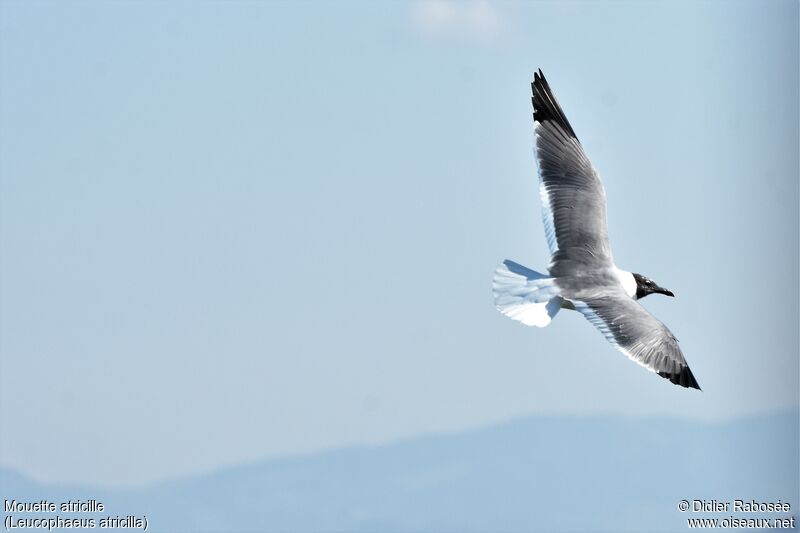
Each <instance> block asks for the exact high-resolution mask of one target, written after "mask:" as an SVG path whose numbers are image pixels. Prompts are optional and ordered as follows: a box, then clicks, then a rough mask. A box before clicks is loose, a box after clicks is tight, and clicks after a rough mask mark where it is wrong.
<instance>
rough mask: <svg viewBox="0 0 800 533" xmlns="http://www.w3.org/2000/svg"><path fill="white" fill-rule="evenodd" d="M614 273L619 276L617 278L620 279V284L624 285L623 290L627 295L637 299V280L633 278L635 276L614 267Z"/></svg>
mask: <svg viewBox="0 0 800 533" xmlns="http://www.w3.org/2000/svg"><path fill="white" fill-rule="evenodd" d="M614 271H615V272H616V274H617V278H619V282H620V284H621V285H622V288H623V289H624V290H625V294H627V295H628V296H630V297H631V298H633V299H634V300H635V299H636V278H634V277H633V274H631V273H630V272H628V271H627V270H622V269H621V268H616V267H614Z"/></svg>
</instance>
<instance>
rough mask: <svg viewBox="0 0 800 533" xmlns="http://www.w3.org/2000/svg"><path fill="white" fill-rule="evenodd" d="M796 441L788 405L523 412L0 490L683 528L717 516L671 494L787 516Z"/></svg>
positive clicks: (349, 518)
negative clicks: (182, 470) (131, 485)
mask: <svg viewBox="0 0 800 533" xmlns="http://www.w3.org/2000/svg"><path fill="white" fill-rule="evenodd" d="M799 446H800V413H798V411H797V410H791V411H783V412H779V413H773V414H770V415H764V416H758V417H748V418H743V419H740V420H735V421H731V422H724V423H708V422H698V421H686V420H677V419H669V418H663V419H662V418H652V419H644V418H639V419H632V418H622V417H617V416H583V417H549V416H535V417H529V418H524V419H518V420H513V421H511V422H508V423H505V424H502V425H499V426H493V427H488V428H483V429H478V430H471V431H463V432H458V433H449V434H441V435H428V436H421V437H416V438H412V439H407V440H403V441H398V442H395V443H392V444H387V445H382V446H374V447H366V446H354V447H348V448H343V449H337V450H331V451H325V452H320V453H315V454H307V455H300V456H295V457H287V458H278V459H273V460H268V461H264V462H260V463H255V464H250V465H243V466H238V467H234V468H228V469H224V470H221V471H218V472H213V473H208V474H204V475H200V476H196V477H191V478H185V479H180V480H176V481H171V482H166V483H160V484H157V485H154V486H152V487H149V488H142V489H124V490H122V489H121V490H109V489H96V490H93V489H91V488H87V487H69V486H44V485H40V484H37V483H35V482H33V481H31V480H29V479H27V478H25V477H24V476H21V475H19V474H17V473H15V472H13V471H9V470H7V469H0V496H1V497H2V498H3V499H12V498H14V499H16V500H18V501H35V500H39V499H43V498H44V499H48V500H50V501H54V502H57V503H58V502H61V501H66V500H69V499H73V500H75V499H79V498H80V499H83V500H86V499H96V500H99V501H102V502H103V503H104V504H105V507H106V512H105V513H103V514H102V516H107V515H109V514H110V515H111V516H116V515H119V516H121V517H124V516H126V515H133V516H138V517H141V516H143V515H146V516H147V518H148V524H149V527H148V531H281V532H291V531H303V532H316V531H320V532H322V531H330V532H333V531H336V532H343V531H359V532H401V531H402V532H413V531H431V532H434V531H435V532H443V531H475V532H478V531H487V532H488V531H503V532H512V531H624V530H627V531H642V530H648V531H653V530H659V531H686V529H687V525H686V519H687V518H691V517H701V518H703V517H714V516H720V517H725V516H728V515H725V514H722V515H713V514H710V513H705V514H702V513H695V514H693V513H691V512H686V513H682V512H680V511H678V508H677V506H678V503H679V502H680V501H681V500H684V499H685V500H690V501H691V500H693V499H715V500H720V501H732V500H733V499H756V500H759V501H777V500H781V501H784V502H789V503H790V504H791V505H792V513H791V514H792V515H794V516H797V514H798V513H797V509H798V503H799V502H798V496H799V495H800V479H799V478H800V473H799V472H800V464H799V463H800V449H799ZM6 514H9V513H6ZM15 516H18V515H16V514H15ZM20 516H21V515H20ZM63 516H79V515H78V514H75V515H63ZM80 516H81V517H84V518H85V517H87V515H86V514H83V515H80ZM773 516H775V515H773ZM99 517H100V516H99V515H98V516H97V517H96V518H99ZM4 518H5V516H4Z"/></svg>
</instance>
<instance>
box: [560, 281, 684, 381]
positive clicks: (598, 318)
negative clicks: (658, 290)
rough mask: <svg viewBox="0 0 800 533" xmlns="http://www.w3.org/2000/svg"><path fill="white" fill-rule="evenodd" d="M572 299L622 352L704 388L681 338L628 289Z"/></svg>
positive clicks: (663, 373) (654, 369)
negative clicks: (687, 358)
mask: <svg viewBox="0 0 800 533" xmlns="http://www.w3.org/2000/svg"><path fill="white" fill-rule="evenodd" d="M572 302H573V304H574V305H575V309H576V310H578V311H580V312H581V313H583V316H585V317H586V318H587V319H588V320H589V321H590V322H591V323H592V324H594V325H595V326H596V327H597V329H599V330H600V331H601V332H602V333H603V335H605V337H606V339H608V341H609V342H610V343H611V344H613V345H614V346H616V347H617V349H619V350H620V351H621V352H622V353H624V354H625V355H627V356H628V357H630V358H631V359H633V360H634V361H636V362H637V363H639V364H640V365H642V366H644V367H645V368H647V369H648V370H650V371H652V372H655V373H657V374H658V375H659V376H661V377H663V378H666V379H668V380H670V381H671V382H672V383H674V384H676V385H680V386H681V387H691V388H694V389H699V388H700V386H699V385H698V384H697V380H696V379H695V378H694V375H693V374H692V371H691V370H690V369H689V364H688V363H687V362H686V359H684V357H683V353H682V352H681V349H680V347H679V346H678V339H676V338H675V336H674V335H673V334H672V332H670V330H669V329H667V327H666V326H665V325H664V324H662V323H661V322H660V321H659V320H658V319H657V318H656V317H654V316H653V315H651V314H650V313H649V312H647V310H646V309H645V308H644V307H642V306H641V305H639V304H638V303H636V301H634V300H632V299H631V298H629V297H628V296H627V295H626V294H625V293H624V292H622V291H621V290H615V291H611V292H610V293H609V292H606V293H603V294H602V295H599V296H596V297H584V298H580V299H573V300H572Z"/></svg>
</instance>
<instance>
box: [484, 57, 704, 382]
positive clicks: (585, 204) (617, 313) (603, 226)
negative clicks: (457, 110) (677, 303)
mask: <svg viewBox="0 0 800 533" xmlns="http://www.w3.org/2000/svg"><path fill="white" fill-rule="evenodd" d="M531 88H532V89H533V120H534V122H535V123H536V155H537V159H538V161H539V178H540V182H539V194H540V197H541V200H542V211H543V217H542V218H543V219H544V229H545V235H546V236H547V244H548V246H549V247H550V254H551V258H550V266H549V268H548V270H549V275H546V274H540V273H539V272H535V271H533V270H531V269H529V268H526V267H524V266H522V265H520V264H518V263H515V262H514V261H509V260H506V261H504V262H503V263H502V264H501V265H500V266H499V267H498V268H497V270H496V271H495V275H494V282H493V284H492V286H493V289H494V299H495V304H496V305H497V309H499V310H500V312H501V313H503V314H504V315H506V316H508V317H511V318H513V319H514V320H518V321H520V322H522V323H523V324H526V325H528V326H538V327H544V326H546V325H547V324H549V323H550V320H551V319H552V318H553V317H554V316H555V315H556V313H558V311H559V310H560V309H562V308H564V309H575V310H577V311H580V312H581V313H582V314H583V316H585V317H586V318H587V319H588V320H589V321H590V322H591V323H592V324H594V325H595V326H596V327H597V329H599V330H600V331H601V332H602V333H603V335H605V337H606V339H608V341H609V342H610V343H611V344H613V345H614V346H616V347H617V348H618V349H619V350H620V351H621V352H622V353H624V354H625V355H627V356H628V357H629V358H631V359H632V360H634V361H636V362H637V363H639V364H640V365H642V366H644V367H645V368H647V369H648V370H650V371H652V372H655V373H657V374H658V375H659V376H662V377H664V378H666V379H668V380H670V381H671V382H672V383H674V384H676V385H680V386H682V387H691V388H695V389H699V388H700V386H699V385H698V384H697V380H696V379H695V378H694V375H692V371H691V370H690V369H689V365H688V364H687V363H686V359H684V357H683V354H682V353H681V349H680V347H678V340H677V339H676V338H675V336H674V335H673V334H672V333H671V332H670V330H669V329H667V327H666V326H665V325H664V324H662V323H661V322H660V321H659V320H658V319H656V318H655V317H654V316H653V315H651V314H650V313H649V312H647V310H645V309H644V308H643V307H642V306H641V305H639V304H638V303H637V302H636V300H639V299H640V298H644V297H645V296H647V295H648V294H653V293H659V294H666V295H667V296H674V295H673V294H672V292H670V291H668V290H667V289H665V288H663V287H659V286H658V285H657V284H656V283H655V282H654V281H653V280H651V279H650V278H647V277H646V276H642V275H641V274H636V273H631V272H627V271H625V270H622V269H620V268H617V266H616V265H615V264H614V260H613V258H612V256H611V247H610V246H609V243H608V224H607V221H606V195H605V190H604V189H603V184H602V183H601V182H600V177H599V176H598V175H597V172H595V170H594V168H592V164H591V162H590V161H589V158H588V157H587V156H586V153H585V152H584V151H583V147H582V146H581V143H580V141H578V137H577V136H576V135H575V131H573V129H572V126H570V124H569V122H568V121H567V117H566V116H565V115H564V112H563V111H562V110H561V106H559V105H558V102H557V101H556V98H555V96H553V92H552V91H551V90H550V86H549V85H548V83H547V80H546V79H545V78H544V75H543V74H542V71H541V70H539V72H537V73H535V74H534V76H533V83H532V84H531Z"/></svg>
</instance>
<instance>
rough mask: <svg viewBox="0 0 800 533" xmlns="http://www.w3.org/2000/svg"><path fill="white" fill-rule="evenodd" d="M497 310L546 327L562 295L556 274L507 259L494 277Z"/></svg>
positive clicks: (493, 287) (526, 323)
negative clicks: (532, 268)
mask: <svg viewBox="0 0 800 533" xmlns="http://www.w3.org/2000/svg"><path fill="white" fill-rule="evenodd" d="M492 292H493V293H494V303H495V306H497V310H498V311H500V312H501V313H503V314H504V315H506V316H507V317H509V318H512V319H514V320H518V321H520V322H522V323H523V324H525V325H526V326H537V327H540V328H543V327H545V326H546V325H548V324H549V323H550V321H551V320H552V319H553V317H554V316H556V313H558V310H559V309H561V303H562V299H561V297H560V296H559V295H558V294H559V292H560V289H559V288H558V286H557V285H556V284H555V281H554V280H553V278H551V277H548V276H547V275H545V274H540V273H539V272H536V271H533V270H531V269H529V268H526V267H524V266H522V265H520V264H518V263H515V262H514V261H509V260H505V261H503V263H502V264H501V265H500V266H498V267H497V270H495V272H494V279H493V280H492Z"/></svg>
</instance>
